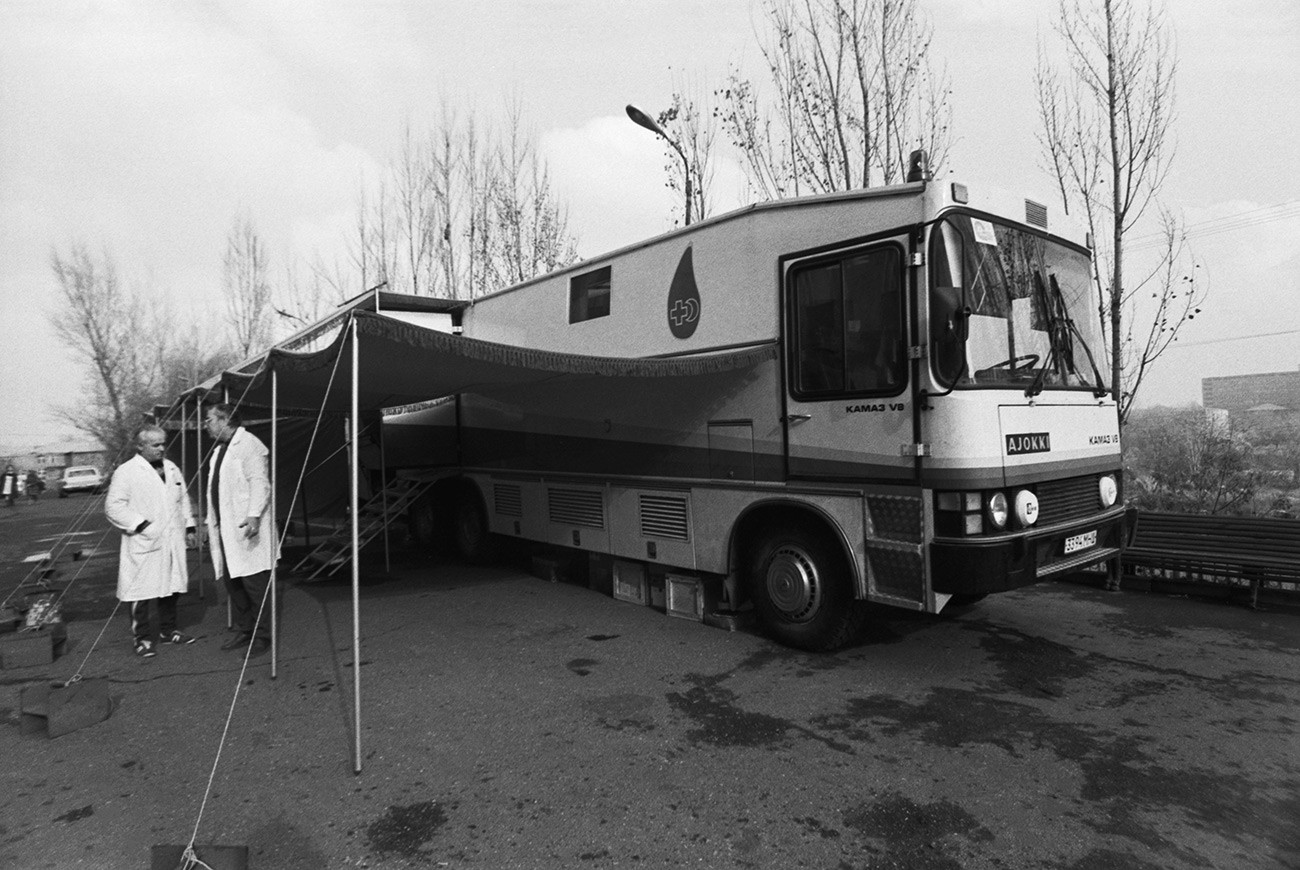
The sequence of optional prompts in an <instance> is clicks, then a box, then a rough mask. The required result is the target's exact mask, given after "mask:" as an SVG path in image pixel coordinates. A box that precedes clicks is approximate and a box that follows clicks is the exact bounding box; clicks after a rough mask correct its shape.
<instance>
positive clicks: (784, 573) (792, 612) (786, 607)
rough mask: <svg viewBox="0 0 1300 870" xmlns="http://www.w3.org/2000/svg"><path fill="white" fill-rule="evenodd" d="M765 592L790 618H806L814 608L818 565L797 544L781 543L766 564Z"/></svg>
mask: <svg viewBox="0 0 1300 870" xmlns="http://www.w3.org/2000/svg"><path fill="white" fill-rule="evenodd" d="M767 594H768V598H769V599H770V600H771V602H772V605H773V606H774V607H776V609H777V610H778V611H780V613H781V615H782V616H784V617H785V618H786V619H788V620H790V621H791V622H806V621H807V620H809V619H811V618H812V616H813V614H815V613H816V612H817V604H818V602H819V600H820V599H821V580H820V578H819V577H818V576H817V565H816V564H815V563H814V562H813V560H812V559H811V558H810V557H809V556H808V554H807V553H805V552H804V551H803V550H801V549H800V548H798V547H788V546H787V547H782V548H781V549H779V550H777V551H776V552H775V553H774V554H773V555H772V559H771V561H770V562H768V565H767Z"/></svg>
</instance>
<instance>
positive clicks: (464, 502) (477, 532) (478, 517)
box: [451, 487, 493, 562]
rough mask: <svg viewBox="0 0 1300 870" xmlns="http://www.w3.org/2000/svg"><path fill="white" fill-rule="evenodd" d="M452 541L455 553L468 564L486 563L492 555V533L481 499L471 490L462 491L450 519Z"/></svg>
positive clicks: (468, 488)
mask: <svg viewBox="0 0 1300 870" xmlns="http://www.w3.org/2000/svg"><path fill="white" fill-rule="evenodd" d="M451 534H452V541H453V542H454V543H455V545H456V552H457V553H459V554H460V556H461V558H463V559H465V560H466V561H469V562H486V561H488V559H489V558H490V557H491V554H492V549H493V548H492V533H491V532H490V531H489V527H488V518H487V510H486V509H485V508H484V507H483V499H481V498H479V495H478V492H477V491H476V490H474V489H473V488H470V487H467V488H465V489H463V490H462V491H461V492H460V493H459V495H458V497H457V499H456V507H455V509H454V510H453V512H452V517H451Z"/></svg>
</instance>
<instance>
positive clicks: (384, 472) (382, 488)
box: [379, 411, 393, 574]
mask: <svg viewBox="0 0 1300 870" xmlns="http://www.w3.org/2000/svg"><path fill="white" fill-rule="evenodd" d="M379 498H380V500H381V501H380V504H381V506H382V507H383V510H384V573H386V574H387V573H391V572H392V570H393V566H392V564H391V563H390V562H389V558H388V460H387V458H385V456H384V414H383V412H382V411H381V412H380V414H379Z"/></svg>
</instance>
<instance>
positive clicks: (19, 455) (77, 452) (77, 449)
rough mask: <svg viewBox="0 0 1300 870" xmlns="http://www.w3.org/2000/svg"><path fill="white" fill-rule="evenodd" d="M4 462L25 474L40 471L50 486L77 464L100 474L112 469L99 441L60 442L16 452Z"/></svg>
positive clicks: (4, 458) (3, 459)
mask: <svg viewBox="0 0 1300 870" xmlns="http://www.w3.org/2000/svg"><path fill="white" fill-rule="evenodd" d="M0 461H2V462H5V463H9V464H12V465H13V467H14V468H16V469H18V470H19V471H21V472H26V471H35V472H37V473H38V474H40V475H41V477H42V479H44V480H45V482H46V484H47V485H49V484H53V483H55V482H56V481H58V480H60V479H61V478H62V477H63V470H64V469H65V468H71V467H73V466H75V465H92V466H94V467H95V468H98V469H99V472H100V474H107V472H108V470H109V469H108V468H107V463H108V455H107V452H106V451H105V450H104V446H103V445H102V444H100V443H99V442H98V441H56V442H53V443H51V444H43V445H41V446H39V447H33V448H32V449H31V450H27V451H21V452H17V451H16V452H13V453H11V454H10V455H9V456H6V457H2V458H0Z"/></svg>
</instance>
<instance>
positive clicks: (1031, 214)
mask: <svg viewBox="0 0 1300 870" xmlns="http://www.w3.org/2000/svg"><path fill="white" fill-rule="evenodd" d="M1025 223H1027V224H1033V225H1034V226H1036V227H1042V228H1043V229H1047V206H1045V205H1042V204H1041V203H1037V202H1034V201H1033V200H1029V199H1027V200H1025Z"/></svg>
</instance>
